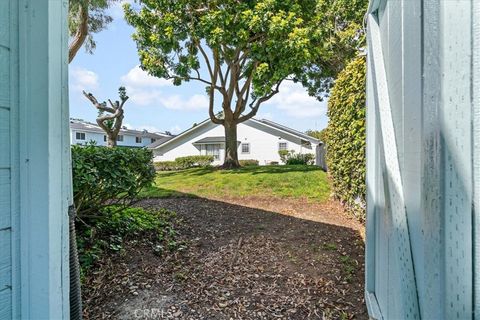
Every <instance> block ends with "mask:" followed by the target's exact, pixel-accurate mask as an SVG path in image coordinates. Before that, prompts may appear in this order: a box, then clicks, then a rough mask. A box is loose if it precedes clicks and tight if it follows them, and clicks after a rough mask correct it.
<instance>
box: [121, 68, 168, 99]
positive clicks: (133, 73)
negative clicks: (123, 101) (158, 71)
mask: <svg viewBox="0 0 480 320" xmlns="http://www.w3.org/2000/svg"><path fill="white" fill-rule="evenodd" d="M120 81H121V83H122V85H124V86H125V88H126V89H127V94H128V96H129V97H130V101H131V102H132V103H134V104H137V105H140V106H148V105H153V104H155V105H159V104H161V101H162V95H161V93H160V90H159V88H162V87H167V86H171V85H173V84H172V83H171V82H170V81H168V80H165V79H160V78H157V77H153V76H151V75H149V74H148V73H147V72H145V71H143V70H142V69H140V67H139V66H136V67H134V68H132V69H130V71H128V73H127V74H126V75H124V76H122V77H121V78H120Z"/></svg>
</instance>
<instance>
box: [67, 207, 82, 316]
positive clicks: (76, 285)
mask: <svg viewBox="0 0 480 320" xmlns="http://www.w3.org/2000/svg"><path fill="white" fill-rule="evenodd" d="M68 216H69V220H70V222H69V224H70V319H71V320H81V319H82V292H81V288H80V264H79V263H78V251H77V236H76V233H75V218H76V216H77V212H76V210H75V206H74V205H71V206H70V207H69V208H68Z"/></svg>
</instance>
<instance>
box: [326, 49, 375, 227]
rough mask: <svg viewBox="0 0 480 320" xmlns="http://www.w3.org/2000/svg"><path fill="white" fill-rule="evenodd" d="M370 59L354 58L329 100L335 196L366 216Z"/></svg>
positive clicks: (328, 142)
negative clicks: (366, 117)
mask: <svg viewBox="0 0 480 320" xmlns="http://www.w3.org/2000/svg"><path fill="white" fill-rule="evenodd" d="M365 75H366V62H365V57H363V56H362V57H358V58H356V59H354V60H353V61H351V62H350V63H349V64H348V65H347V66H346V68H345V69H344V70H343V71H342V72H341V73H340V74H339V75H338V78H337V80H336V82H335V86H334V87H333V89H332V93H331V96H330V99H329V101H328V112H327V115H328V117H329V122H328V127H327V130H326V134H325V137H324V138H325V142H326V145H327V166H328V170H329V174H330V177H331V180H332V187H333V192H334V196H335V197H336V198H338V199H340V200H341V201H342V203H344V205H345V206H346V207H347V208H348V209H349V210H350V211H351V212H352V213H353V214H354V215H355V216H356V217H357V218H359V219H361V220H363V219H365V196H366V185H365V172H366V158H365V146H366V130H365V115H366V107H365V106H366V94H365V89H366V76H365Z"/></svg>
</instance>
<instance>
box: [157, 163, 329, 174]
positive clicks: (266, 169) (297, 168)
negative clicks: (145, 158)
mask: <svg viewBox="0 0 480 320" xmlns="http://www.w3.org/2000/svg"><path fill="white" fill-rule="evenodd" d="M310 171H323V170H322V169H321V168H320V167H317V166H314V165H308V166H307V165H266V166H245V167H241V168H238V169H230V170H224V169H221V168H220V167H207V168H192V169H183V170H176V171H159V173H160V174H161V175H162V176H163V177H174V176H178V175H182V176H203V175H206V174H209V173H212V172H220V173H225V174H231V173H236V174H245V173H250V174H252V175H256V174H265V173H268V174H270V173H271V174H278V173H289V172H310Z"/></svg>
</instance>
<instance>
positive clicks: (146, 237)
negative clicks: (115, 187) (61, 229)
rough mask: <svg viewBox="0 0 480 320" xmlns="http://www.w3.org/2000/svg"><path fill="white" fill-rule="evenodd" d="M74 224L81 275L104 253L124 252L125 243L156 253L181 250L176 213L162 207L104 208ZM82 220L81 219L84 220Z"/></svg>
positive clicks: (182, 245)
mask: <svg viewBox="0 0 480 320" xmlns="http://www.w3.org/2000/svg"><path fill="white" fill-rule="evenodd" d="M85 221H86V223H78V227H77V230H78V234H77V243H78V252H79V258H80V265H81V270H82V274H83V275H85V273H86V272H88V271H89V270H90V268H91V267H92V266H94V265H95V263H96V262H97V261H99V260H101V259H102V256H104V255H105V253H116V252H119V253H121V252H124V250H125V249H126V248H125V245H126V244H132V245H147V246H150V247H151V248H152V250H154V252H155V253H157V254H162V253H163V252H165V251H173V250H179V249H183V248H184V246H185V244H184V243H183V242H182V241H180V240H179V239H178V231H177V227H178V225H179V224H180V223H181V221H180V220H178V218H177V216H176V214H175V213H174V212H172V211H168V210H165V209H160V210H153V211H152V210H145V209H142V208H121V207H116V206H109V207H105V208H103V209H102V210H101V212H100V215H99V216H98V217H95V218H91V217H90V218H88V217H87V218H85ZM85 221H84V222H85Z"/></svg>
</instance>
